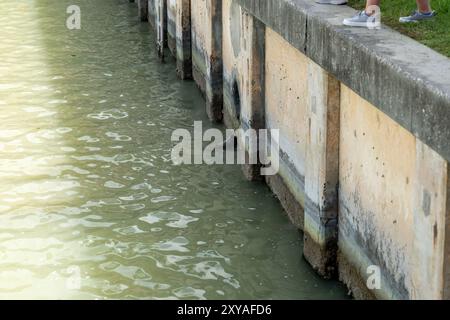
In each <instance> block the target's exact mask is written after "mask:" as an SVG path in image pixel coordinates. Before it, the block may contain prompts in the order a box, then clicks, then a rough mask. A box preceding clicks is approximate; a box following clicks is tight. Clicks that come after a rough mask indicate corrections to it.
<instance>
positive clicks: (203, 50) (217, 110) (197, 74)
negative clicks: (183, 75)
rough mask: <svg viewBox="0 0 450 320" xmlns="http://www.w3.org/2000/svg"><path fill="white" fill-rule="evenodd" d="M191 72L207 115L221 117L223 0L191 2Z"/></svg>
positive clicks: (218, 118) (215, 118)
mask: <svg viewBox="0 0 450 320" xmlns="http://www.w3.org/2000/svg"><path fill="white" fill-rule="evenodd" d="M191 23H192V24H191V25H192V33H191V36H192V68H193V70H192V73H193V78H194V80H195V82H196V83H197V85H198V86H199V88H200V90H201V92H202V93H203V94H204V96H205V100H206V112H207V114H208V117H209V118H210V119H211V120H212V121H215V122H220V121H222V118H223V114H222V104H223V96H222V93H223V88H222V0H198V1H197V0H196V1H192V2H191Z"/></svg>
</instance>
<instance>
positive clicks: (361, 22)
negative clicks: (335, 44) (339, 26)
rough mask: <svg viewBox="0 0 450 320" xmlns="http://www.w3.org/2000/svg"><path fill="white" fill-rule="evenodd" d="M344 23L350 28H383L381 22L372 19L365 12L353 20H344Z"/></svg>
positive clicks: (361, 12) (352, 18)
mask: <svg viewBox="0 0 450 320" xmlns="http://www.w3.org/2000/svg"><path fill="white" fill-rule="evenodd" d="M342 23H343V24H344V25H346V26H350V27H366V28H380V26H381V24H380V22H379V21H375V20H374V19H371V17H370V16H368V15H367V14H366V12H365V11H364V10H362V11H360V12H359V13H357V14H356V15H355V16H353V17H351V18H347V19H344V21H343V22H342Z"/></svg>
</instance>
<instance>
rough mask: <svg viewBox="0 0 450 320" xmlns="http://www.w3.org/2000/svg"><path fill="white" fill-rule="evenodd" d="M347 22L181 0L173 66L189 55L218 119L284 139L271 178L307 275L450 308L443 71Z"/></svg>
mask: <svg viewBox="0 0 450 320" xmlns="http://www.w3.org/2000/svg"><path fill="white" fill-rule="evenodd" d="M154 1H156V2H159V1H162V0H154ZM188 4H190V10H186V8H187V6H188ZM149 11H150V10H149ZM187 12H189V13H190V14H187ZM352 14H354V10H352V9H350V8H348V7H346V6H321V5H317V4H315V3H314V1H313V0H266V1H260V0H222V1H219V0H196V1H187V0H184V1H180V0H177V1H176V17H175V21H176V26H175V30H176V32H175V34H176V37H177V42H176V50H177V69H181V70H188V68H189V63H188V64H187V65H186V64H183V62H185V61H189V59H190V57H192V68H193V69H192V73H193V77H194V79H195V81H196V82H197V84H198V85H199V87H200V89H201V91H202V92H203V93H204V95H205V98H206V110H207V113H208V115H209V116H210V118H211V119H212V120H215V121H219V120H222V117H223V120H224V122H225V124H226V125H227V126H228V127H233V128H244V129H247V128H268V129H279V130H280V139H279V148H280V170H279V172H278V174H277V175H274V176H267V177H266V182H267V183H268V185H269V186H270V187H271V189H272V190H273V191H274V193H275V194H276V195H277V196H278V198H279V199H280V202H281V204H282V205H283V207H284V208H285V210H286V212H287V214H288V216H289V217H290V219H291V221H292V223H294V224H295V225H296V226H297V227H298V228H299V229H302V230H303V231H304V240H305V241H304V256H305V258H306V259H307V260H308V261H309V262H310V263H311V265H312V266H313V267H314V269H315V270H317V271H318V272H319V273H320V274H321V275H323V276H324V277H332V276H334V275H335V274H336V273H338V275H339V277H340V279H341V280H342V281H343V282H345V283H346V284H347V285H348V287H349V289H350V290H351V291H352V292H353V294H354V296H355V297H357V298H390V299H420V298H425V299H442V298H447V299H448V298H450V169H449V165H448V161H449V160H450V144H449V143H448V141H449V139H450V125H449V119H450V76H446V74H450V61H449V60H448V59H447V58H445V57H442V56H440V55H439V54H437V53H435V52H433V51H432V50H431V49H428V48H426V47H424V46H421V45H420V44H418V43H416V42H414V41H413V40H411V39H409V38H406V37H404V36H401V35H399V34H398V33H395V32H393V31H392V30H390V29H387V28H383V29H382V30H378V31H376V32H373V31H370V30H365V29H354V28H346V27H343V26H342V25H341V20H342V19H343V18H345V17H347V16H349V15H352ZM188 17H189V18H188ZM156 21H159V18H158V17H157V18H156ZM189 28H190V29H191V32H190V35H191V37H187V36H186V34H189V33H188V32H186V29H189ZM188 43H189V46H188V45H187V44H188ZM405 48H406V49H405ZM423 57H427V59H423ZM411 61H422V63H421V66H419V65H417V64H412V63H411ZM180 63H181V64H180ZM179 72H180V71H179ZM222 99H223V110H222ZM258 169H259V167H258V165H256V166H252V167H248V166H247V167H245V166H244V173H245V174H246V176H247V177H248V178H250V179H255V178H258ZM338 213H339V214H338ZM374 267H376V268H379V271H380V279H381V285H380V287H379V288H369V287H370V286H368V280H369V281H370V280H371V279H373V278H371V276H373V272H374ZM337 269H338V270H337ZM375 272H376V270H375ZM375 276H376V274H375Z"/></svg>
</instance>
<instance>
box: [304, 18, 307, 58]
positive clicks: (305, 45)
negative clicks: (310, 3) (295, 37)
mask: <svg viewBox="0 0 450 320" xmlns="http://www.w3.org/2000/svg"><path fill="white" fill-rule="evenodd" d="M304 39H305V43H304V44H303V51H304V52H305V55H307V49H308V15H307V14H306V15H305V36H304Z"/></svg>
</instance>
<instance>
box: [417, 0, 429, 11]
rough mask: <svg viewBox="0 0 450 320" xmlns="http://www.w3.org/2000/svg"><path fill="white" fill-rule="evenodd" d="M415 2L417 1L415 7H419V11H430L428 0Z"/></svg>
mask: <svg viewBox="0 0 450 320" xmlns="http://www.w3.org/2000/svg"><path fill="white" fill-rule="evenodd" d="M416 2H417V9H419V12H421V13H428V12H431V11H432V10H431V7H430V0H416Z"/></svg>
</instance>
